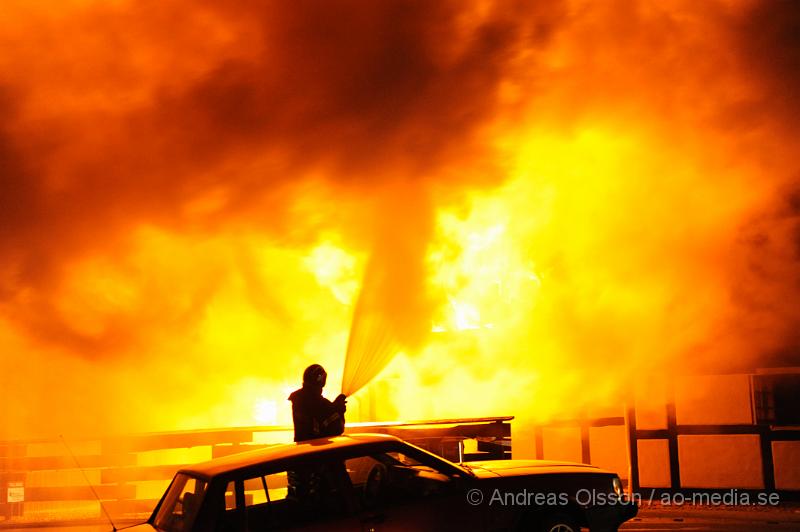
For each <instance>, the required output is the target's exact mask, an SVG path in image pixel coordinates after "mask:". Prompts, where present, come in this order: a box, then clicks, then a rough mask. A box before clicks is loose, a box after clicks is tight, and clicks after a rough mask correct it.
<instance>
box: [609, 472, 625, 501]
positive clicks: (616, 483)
mask: <svg viewBox="0 0 800 532" xmlns="http://www.w3.org/2000/svg"><path fill="white" fill-rule="evenodd" d="M611 485H612V486H613V488H614V493H616V494H617V497H622V493H623V491H622V481H621V480H620V479H619V477H614V478H613V479H612V480H611Z"/></svg>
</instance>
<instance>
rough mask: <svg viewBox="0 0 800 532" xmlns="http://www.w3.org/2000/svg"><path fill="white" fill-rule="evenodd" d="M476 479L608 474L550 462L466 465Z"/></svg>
mask: <svg viewBox="0 0 800 532" xmlns="http://www.w3.org/2000/svg"><path fill="white" fill-rule="evenodd" d="M466 465H468V466H469V468H470V469H471V470H472V472H473V473H474V474H475V476H476V477H478V478H491V477H516V476H520V475H547V474H553V473H608V474H609V475H613V473H611V472H610V471H605V470H603V469H600V468H598V467H595V466H593V465H587V464H578V463H575V462H556V461H552V460H488V461H485V462H469V463H468V464H466Z"/></svg>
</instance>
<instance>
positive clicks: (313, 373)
mask: <svg viewBox="0 0 800 532" xmlns="http://www.w3.org/2000/svg"><path fill="white" fill-rule="evenodd" d="M327 378H328V374H327V373H326V372H325V368H323V367H322V366H320V365H319V364H312V365H310V366H308V367H307V368H306V370H305V371H304V372H303V384H304V385H305V384H311V385H314V386H319V387H323V386H325V381H326V380H327Z"/></svg>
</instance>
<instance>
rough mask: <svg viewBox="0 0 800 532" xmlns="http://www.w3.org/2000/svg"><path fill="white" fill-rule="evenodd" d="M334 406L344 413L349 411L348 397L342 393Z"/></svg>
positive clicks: (334, 401) (334, 402)
mask: <svg viewBox="0 0 800 532" xmlns="http://www.w3.org/2000/svg"><path fill="white" fill-rule="evenodd" d="M333 404H334V406H335V407H336V408H337V409H338V410H339V411H340V412H342V413H344V412H345V411H347V396H346V395H345V394H343V393H340V394H339V395H338V396H337V397H336V399H334V400H333Z"/></svg>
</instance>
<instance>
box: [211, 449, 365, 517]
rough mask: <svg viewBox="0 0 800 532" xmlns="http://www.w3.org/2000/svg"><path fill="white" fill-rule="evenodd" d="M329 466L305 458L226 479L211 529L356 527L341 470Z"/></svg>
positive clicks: (355, 513)
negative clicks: (221, 505) (298, 462)
mask: <svg viewBox="0 0 800 532" xmlns="http://www.w3.org/2000/svg"><path fill="white" fill-rule="evenodd" d="M327 467H329V464H321V463H308V464H305V466H304V467H293V468H291V469H290V468H282V469H280V470H277V471H276V470H272V471H269V472H259V473H251V474H247V475H242V477H241V478H239V479H236V480H232V481H230V482H229V483H228V485H227V488H226V490H225V494H224V499H225V503H224V506H225V510H224V512H223V513H222V515H221V517H220V519H219V522H218V526H217V527H216V528H215V530H216V531H217V532H256V531H258V532H262V531H273V530H293V531H294V530H297V531H307V532H322V531H331V532H358V531H360V530H361V523H360V520H359V519H358V516H357V511H356V507H355V506H354V505H353V504H349V503H348V502H347V501H346V499H345V498H344V497H346V495H347V493H348V491H347V490H348V487H347V485H345V484H343V482H342V480H343V478H342V475H344V473H343V469H342V474H341V475H338V476H337V475H336V474H335V471H334V472H333V473H331V472H330V471H328V470H327V469H326V468H327ZM340 467H341V468H343V466H340ZM298 471H299V473H300V477H298V475H297V473H298ZM344 476H345V477H346V475H344ZM302 482H310V483H313V489H311V490H307V489H306V490H305V491H304V488H303V486H298V483H302ZM348 482H349V481H348ZM306 487H307V486H306Z"/></svg>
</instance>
